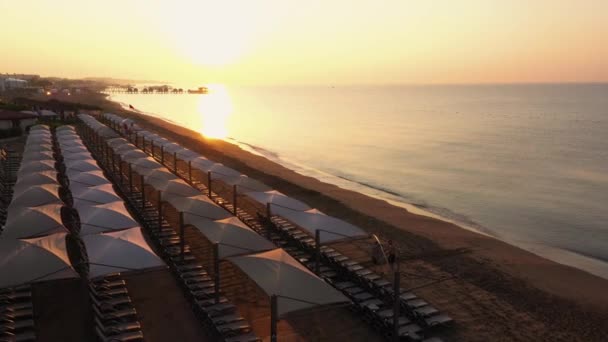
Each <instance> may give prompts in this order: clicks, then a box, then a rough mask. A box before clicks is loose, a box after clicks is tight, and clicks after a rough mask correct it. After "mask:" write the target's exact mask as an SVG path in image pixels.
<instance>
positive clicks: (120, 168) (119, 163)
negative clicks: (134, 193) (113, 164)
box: [118, 160, 123, 187]
mask: <svg viewBox="0 0 608 342" xmlns="http://www.w3.org/2000/svg"><path fill="white" fill-rule="evenodd" d="M118 179H120V186H121V187H122V186H123V184H122V160H120V161H119V162H118Z"/></svg>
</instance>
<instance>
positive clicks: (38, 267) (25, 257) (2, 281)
mask: <svg viewBox="0 0 608 342" xmlns="http://www.w3.org/2000/svg"><path fill="white" fill-rule="evenodd" d="M65 237H66V234H65V233H56V234H52V235H47V236H44V237H39V238H32V239H22V240H18V239H0V274H2V276H1V277H0V288H5V287H13V286H17V285H21V284H28V283H33V282H39V281H46V280H52V279H65V278H78V273H76V271H74V268H73V267H72V265H71V264H70V259H69V257H68V253H67V249H66V244H65Z"/></svg>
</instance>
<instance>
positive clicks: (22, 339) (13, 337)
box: [0, 331, 36, 342]
mask: <svg viewBox="0 0 608 342" xmlns="http://www.w3.org/2000/svg"><path fill="white" fill-rule="evenodd" d="M35 340H36V333H35V332H33V331H26V332H22V333H11V332H4V333H2V334H0V342H29V341H35Z"/></svg>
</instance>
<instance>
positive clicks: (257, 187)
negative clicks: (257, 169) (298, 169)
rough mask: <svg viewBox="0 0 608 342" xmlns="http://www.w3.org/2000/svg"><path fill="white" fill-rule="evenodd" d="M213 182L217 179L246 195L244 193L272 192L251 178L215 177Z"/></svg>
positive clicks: (241, 176) (240, 176) (266, 186)
mask: <svg viewBox="0 0 608 342" xmlns="http://www.w3.org/2000/svg"><path fill="white" fill-rule="evenodd" d="M212 179H213V180H215V179H219V180H221V181H222V182H224V183H226V184H228V185H236V189H237V192H238V193H246V192H253V191H257V192H259V191H261V192H264V191H272V188H271V187H269V186H268V185H266V184H264V183H262V182H258V181H257V180H255V179H253V178H249V177H247V176H245V175H239V176H221V175H220V176H217V177H212Z"/></svg>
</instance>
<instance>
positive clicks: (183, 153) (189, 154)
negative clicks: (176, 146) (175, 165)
mask: <svg viewBox="0 0 608 342" xmlns="http://www.w3.org/2000/svg"><path fill="white" fill-rule="evenodd" d="M176 156H177V158H179V159H181V160H184V161H187V162H188V161H192V160H194V159H196V158H198V157H201V155H200V154H198V153H196V152H194V151H192V150H189V149H187V148H184V149H183V150H180V151H177V153H176Z"/></svg>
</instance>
